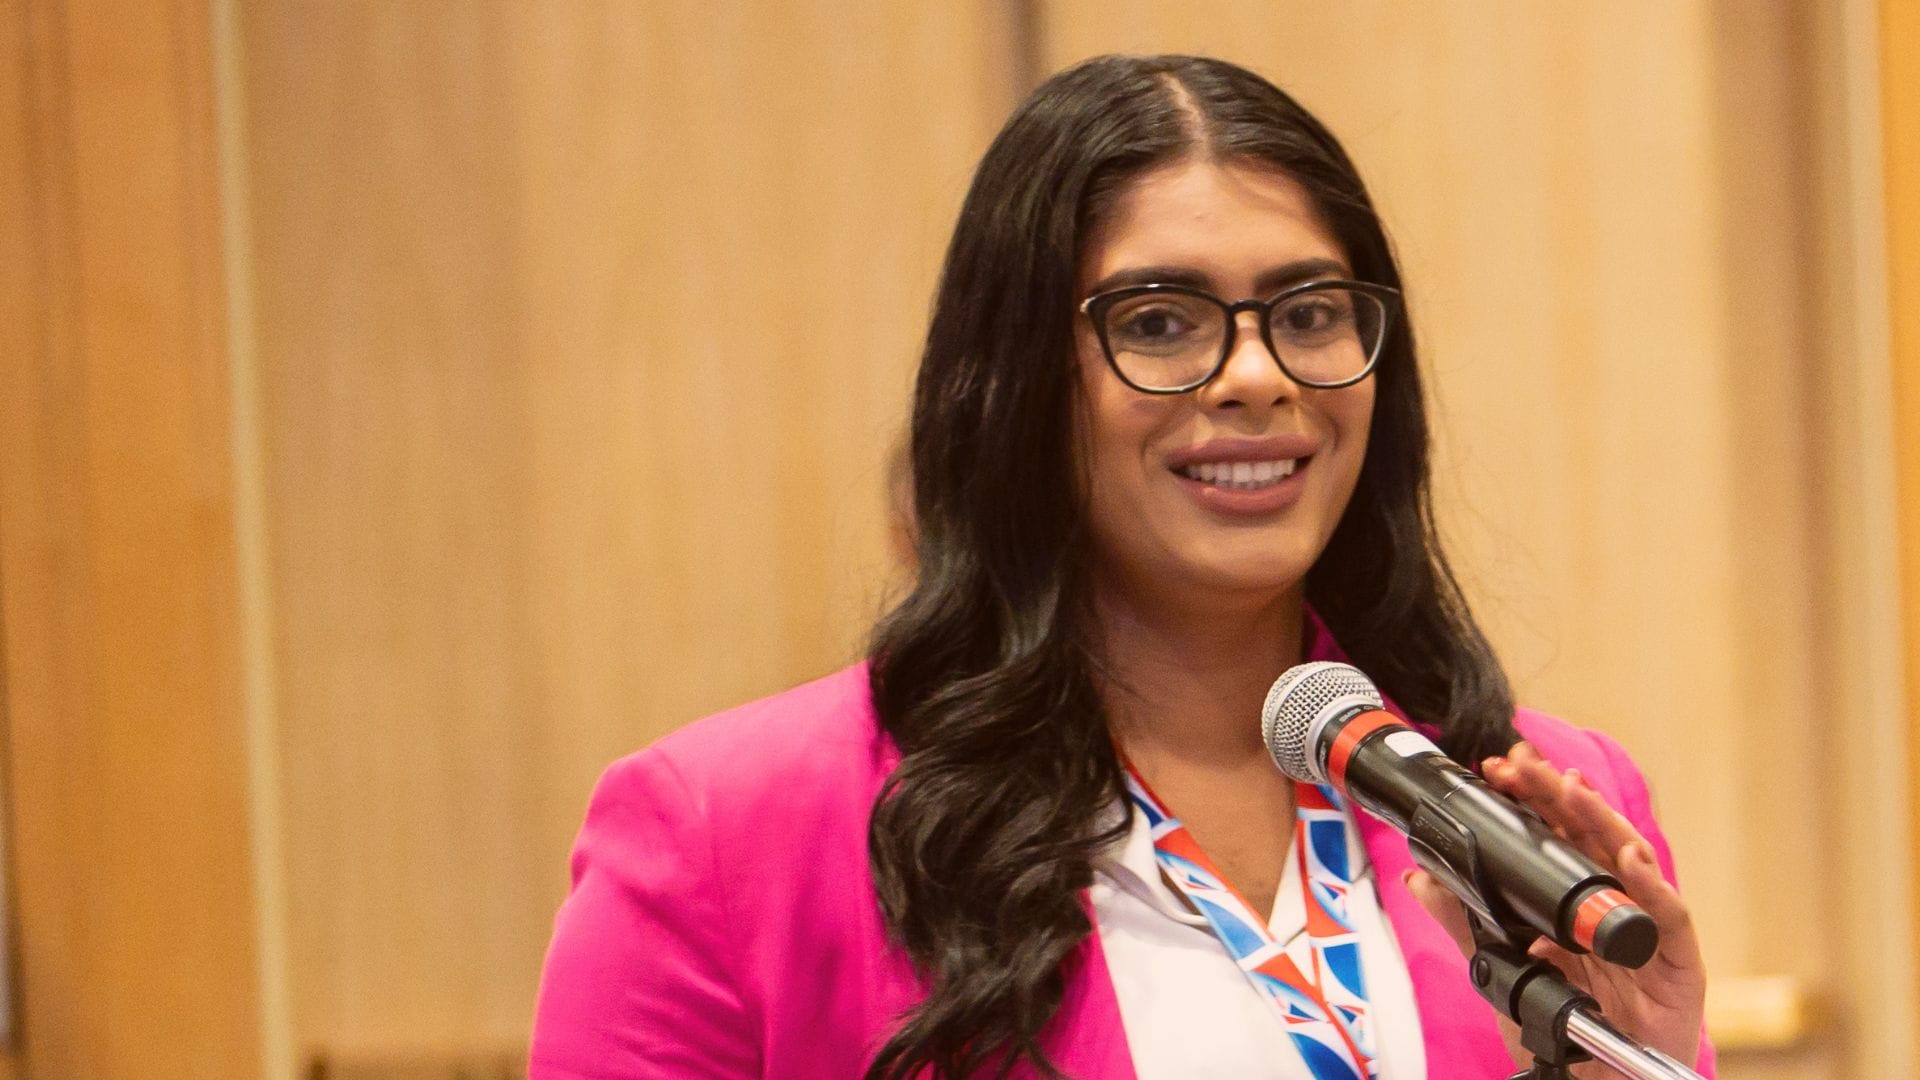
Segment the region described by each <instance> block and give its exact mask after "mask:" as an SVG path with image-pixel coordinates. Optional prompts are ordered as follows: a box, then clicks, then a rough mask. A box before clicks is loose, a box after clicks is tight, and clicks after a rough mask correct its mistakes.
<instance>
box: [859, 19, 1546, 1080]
mask: <svg viewBox="0 0 1920 1080" xmlns="http://www.w3.org/2000/svg"><path fill="white" fill-rule="evenodd" d="M1194 158H1201V159H1213V160H1223V161H1245V162H1254V163H1259V164H1262V165H1266V166H1270V167H1274V168H1278V169H1280V170H1282V171H1284V172H1285V173H1286V174H1288V175H1289V176H1291V177H1293V178H1294V179H1295V180H1297V181H1298V182H1299V183H1300V184H1301V185H1303V186H1304V187H1305V189H1306V191H1307V192H1308V194H1309V195H1310V197H1311V198H1312V200H1313V203H1314V205H1315V207H1316V208H1317V209H1318V211H1319V213H1320V214H1321V216H1322V217H1323V218H1324V220H1325V221H1326V222H1327V224H1328V225H1329V226H1330V227H1331V229H1332V230H1333V232H1334V234H1335V235H1336V236H1337V237H1338V238H1339V241H1340V243H1341V245H1342V247H1343V248H1344V249H1345V251H1346V254H1347V256H1348V259H1349V260H1350V262H1351V265H1352V268H1353V273H1354V275H1355V276H1356V277H1358V278H1360V279H1361V280H1364V281H1370V282H1376V283H1378V284H1382V285H1390V286H1394V287H1396V288H1398V287H1399V286H1400V275H1399V271H1398V270H1397V269H1396V268H1395V266H1394V262H1393V256H1392V254H1391V252H1390V250H1389V248H1388V244H1387V238H1386V234H1385V233H1384V231H1383V230H1382V228H1381V225H1380V220H1379V218H1378V216H1377V215H1376V214H1375V213H1374V210H1373V205H1372V203H1371V201H1370V200H1369V199H1368V197H1367V193H1366V189H1365V188H1364V187H1363V186H1362V184H1361V182H1360V178H1359V175H1358V174H1357V173H1356V172H1355V171H1354V167H1353V164H1352V163H1351V162H1350V161H1349V160H1348V159H1347V155H1346V153H1345V152H1344V151H1343V150H1342V149H1341V148H1340V144H1339V143H1338V142H1336V141H1335V140H1334V137H1333V136H1332V135H1331V134H1330V133H1329V132H1328V131H1327V129H1326V128H1325V127H1323V126H1321V124H1320V122H1319V121H1317V120H1315V119H1314V118H1313V117H1312V116H1311V115H1309V114H1308V113H1307V112H1306V110H1304V109H1302V108H1301V107H1300V106H1299V105H1298V104H1297V103H1296V102H1295V101H1294V100H1293V99H1292V98H1290V97H1288V96H1287V95H1286V94H1284V93H1282V92H1281V91H1280V90H1278V89H1277V88H1275V87H1274V86H1273V85H1272V84H1270V83H1268V82H1267V81H1265V80H1264V79H1262V78H1260V77H1259V76H1257V75H1255V74H1253V73H1252V72H1249V71H1247V70H1245V69H1243V68H1239V67H1235V66H1234V65H1231V64H1227V63H1223V62H1221V61H1218V60H1208V59H1201V58H1197V57H1188V56H1158V57H1126V56H1107V57H1101V58H1098V59H1094V60H1089V61H1087V62H1085V63H1083V64H1080V65H1078V66H1076V67H1074V68H1072V69H1070V70H1067V71H1064V72H1061V73H1060V74H1058V75H1056V76H1054V77H1053V78H1052V79H1050V80H1048V81H1047V82H1046V84H1045V85H1043V86H1041V87H1040V88H1039V89H1038V90H1036V91H1034V93H1033V94H1032V96H1030V97H1029V98H1028V99H1027V100H1026V102H1025V103H1024V104H1023V105H1022V106H1021V107H1020V109H1019V110H1018V111H1017V112H1016V113H1015V114H1014V116H1013V117H1012V119H1010V120H1009V121H1008V122H1007V125H1006V127H1005V128H1004V129H1002V130H1001V132H1000V134H999V136H998V137H997V138H996V139H995V140H994V142H993V145H992V147H991V148H989V149H988V151H987V154H986V157H985V158H984V159H983V160H982V161H981V163H980V167H979V170H978V172H977V173H976V174H975V175H974V179H973V185H972V188H971V189H970V191H969V192H968V194H967V198H966V201H965V203H964V205H963V206H962V208H961V211H960V220H959V223H958V225H957V226H956V227H955V230H954V235H953V242H952V245H951V247H950V248H949V249H948V252H947V260H946V266H945V270H944V272H943V275H942V277H941V281H940V288H939V293H938V296H937V298H936V300H935V303H934V310H933V319H932V324H931V326H930V328H929V330H928V333H927V341H926V351H925V353H924V355H923V357H922V359H921V364H920V373H919V378H918V381H917V383H916V385H915V388H914V395H913V420H912V437H911V446H910V453H911V465H912V473H913V506H914V513H915V515H916V518H917V522H916V524H917V528H918V536H917V542H916V554H917V558H918V579H917V581H916V583H915V585H914V587H913V589H912V590H911V592H910V593H909V594H908V595H907V596H906V597H905V599H904V600H902V601H901V603H900V604H899V605H898V606H897V607H896V608H895V609H894V610H893V611H892V612H891V613H890V614H888V615H887V616H886V618H884V619H883V620H882V621H881V623H880V625H879V626H878V627H877V628H876V630H875V633H874V638H873V642H872V647H871V661H872V690H873V700H874V705H875V708H876V709H877V710H878V712H879V716H880V720H881V723H882V724H883V725H884V726H885V727H886V729H887V731H888V732H889V733H890V734H891V735H892V737H893V738H894V740H895V741H896V742H897V743H898V744H899V747H900V749H901V751H902V753H903V755H904V756H903V758H902V760H901V763H900V766H899V769H898V770H897V771H896V772H895V773H894V774H893V775H892V777H891V778H890V779H889V781H888V783H887V785H886V787H885V788H884V790H883V791H882V792H881V794H880V797H879V799H878V801H877V802H876V803H875V805H874V810H873V816H872V821H871V824H870V831H869V836H868V844H869V852H870V856H871V860H872V865H873V877H874V882H875V885H876V888H877V890H878V894H879V899H880V904H881V907H882V909H883V911H884V913H885V917H886V920H887V925H888V927H889V929H890V930H891V932H892V933H893V934H894V935H895V937H896V939H897V940H898V942H899V943H900V945H901V946H903V947H904V948H905V949H906V951H907V953H908V955H909V956H910V957H911V958H912V960H913V962H914V964H915V966H916V968H917V969H918V970H919V972H920V973H921V975H922V977H923V978H924V979H925V980H926V982H927V984H928V987H929V992H928V995H927V997H926V998H925V999H924V1000H923V1001H922V1002H921V1003H920V1004H919V1005H918V1006H917V1007H915V1008H914V1009H913V1010H911V1011H910V1012H909V1013H908V1014H907V1015H906V1016H905V1018H904V1020H903V1022H902V1025H901V1026H900V1027H899V1028H898V1030H897V1031H896V1032H895V1033H894V1034H893V1036H892V1037H891V1038H890V1039H889V1040H888V1041H887V1042H886V1043H885V1044H884V1045H883V1046H882V1047H881V1048H880V1050H879V1053H878V1055H877V1056H876V1058H875V1060H874V1062H873V1063H872V1065H871V1067H870V1068H869V1070H868V1072H867V1077H868V1078H869V1080H904V1078H906V1077H910V1076H915V1075H920V1074H923V1072H925V1071H928V1070H930V1071H931V1073H932V1075H934V1076H936V1077H944V1078H960V1077H969V1076H972V1075H974V1074H976V1073H978V1072H983V1071H984V1072H989V1073H991V1074H992V1075H998V1076H1004V1075H1006V1074H1007V1073H1008V1072H1010V1071H1011V1070H1012V1069H1013V1068H1014V1066H1015V1065H1016V1064H1018V1063H1019V1062H1020V1061H1022V1060H1025V1061H1027V1062H1030V1063H1031V1064H1032V1065H1033V1066H1034V1067H1035V1068H1037V1069H1038V1070H1039V1071H1040V1072H1041V1073H1042V1074H1043V1075H1046V1076H1056V1077H1057V1076H1059V1075H1060V1073H1059V1072H1058V1070H1057V1069H1056V1068H1055V1067H1054V1066H1053V1064H1052V1063H1051V1062H1050V1061H1048V1060H1047V1057H1046V1055H1045V1054H1044V1053H1043V1052H1042V1051H1041V1049H1040V1036H1041V1032H1042V1030H1043V1029H1044V1028H1045V1026H1046V1025H1047V1022H1048V1021H1049V1019H1050V1018H1051V1017H1052V1016H1053V1014H1054V1012H1055V1010H1056V1009H1057V1008H1058V1007H1059V1004H1060V1000H1061V995H1062V992H1063V989H1064V987H1065V984H1066V978H1067V972H1066V971H1065V970H1063V968H1064V965H1067V964H1069V963H1071V962H1072V957H1073V954H1074V950H1075V949H1076V947H1078V946H1079V945H1080V944H1081V943H1082V942H1083V941H1084V940H1085V939H1086V937H1087V935H1088V934H1089V933H1090V932H1091V929H1092V925H1091V922H1090V920H1089V918H1088V914H1087V911H1086V909H1085V907H1084V906H1083V901H1082V898H1081V890H1083V889H1084V888H1086V887H1087V886H1088V885H1089V884H1091V882H1092V880H1093V871H1092V865H1093V859H1094V857H1095V856H1096V854H1098V853H1099V852H1100V851H1101V850H1102V849H1103V848H1104V847H1105V846H1107V845H1108V844H1110V843H1112V842H1114V841H1115V840H1117V839H1118V838H1119V837H1120V836H1121V835H1123V834H1124V833H1125V831H1126V828H1127V826H1126V823H1125V821H1124V820H1122V821H1121V822H1120V823H1119V824H1114V815H1113V812H1112V808H1113V807H1114V805H1115V804H1116V802H1117V801H1118V800H1119V797H1120V793H1121V790H1122V785H1121V778H1120V777H1121V773H1120V767H1119V763H1118V762H1117V760H1116V758H1115V754H1114V750H1113V746H1112V743H1111V742H1110V740H1109V737H1108V734H1107V727H1106V717H1105V715H1104V712H1103V709H1102V706H1101V698H1100V695H1099V692H1098V689H1097V687H1098V681H1097V672H1098V671H1099V664H1100V660H1099V656H1098V630H1097V627H1095V626H1093V625H1092V621H1091V619H1090V617H1089V612H1090V603H1089V597H1088V592H1089V588H1088V580H1089V578H1088V573H1087V564H1088V559H1089V554H1088V543H1087V531H1086V525H1085V517H1086V507H1085V505H1084V495H1083V494H1081V493H1084V492H1085V491H1086V485H1085V484H1084V483H1083V482H1082V480H1081V476H1080V475H1079V471H1078V470H1079V469H1080V468H1081V465H1080V460H1081V458H1080V455H1079V454H1078V453H1077V447H1076V436H1075V429H1076V425H1075V424H1074V422H1073V421H1074V415H1075V414H1074V410H1075V407H1076V401H1075V394H1076V390H1075V385H1076V375H1075V367H1074V364H1073V361H1072V358H1073V337H1072V335H1073V323H1072V320H1073V318H1074V317H1075V310H1074V305H1075V304H1076V302H1077V301H1078V300H1079V299H1080V298H1079V297H1078V296H1076V295H1075V294H1074V289H1075V281H1076V269H1077V260H1078V257H1079V255H1080V253H1081V249H1082V243H1083V238H1085V237H1086V236H1087V235H1088V230H1089V229H1090V228H1091V227H1092V225H1093V224H1094V223H1096V222H1097V221H1098V220H1099V217H1100V215H1101V214H1102V212H1103V211H1105V210H1106V209H1107V208H1109V207H1110V206H1111V205H1112V203H1113V201H1114V199H1115V198H1116V196H1117V195H1118V194H1119V192H1120V191H1121V190H1123V189H1124V187H1125V185H1126V184H1128V183H1129V182H1130V181H1131V180H1132V179H1134V178H1136V177H1138V176H1139V175H1140V174H1141V173H1143V172H1144V171H1146V170H1149V169H1152V168H1154V167H1156V166H1160V165H1165V164H1169V163H1172V162H1175V161H1180V160H1187V159H1194ZM1405 323H1406V320H1400V325H1397V326H1395V327H1394V328H1393V330H1392V333H1391V334H1390V336H1389V337H1388V339H1387V341H1386V343H1385V352H1384V355H1383V357H1382V360H1381V363H1380V365H1379V367H1378V369H1377V371H1376V373H1375V375H1374V376H1373V377H1374V378H1375V379H1376V380H1378V386H1377V389H1376V396H1375V406H1374V412H1373V420H1372V428H1371V433H1370V436H1369V440H1368V444H1367V453H1366V458H1365V460H1364V462H1363V464H1362V466H1361V470H1360V476H1359V480H1358V482H1357V485H1356V487H1355V489H1354V493H1353V497H1352V500H1351V501H1350V503H1349V505H1348V506H1347V509H1346V512H1345V514H1344V516H1343V517H1342V518H1341V520H1340V523H1339V525H1338V527H1337V528H1336V529H1335V531H1334V534H1333V538H1332V540H1331V541H1330V543H1329V544H1328V546H1327V550H1326V551H1325V553H1323V554H1322V555H1321V556H1320V558H1319V560H1318V561H1317V562H1316V563H1315V564H1314V566H1313V569H1312V570H1311V571H1310V572H1309V574H1308V576H1307V582H1306V595H1307V599H1308V601H1309V602H1310V603H1311V604H1312V605H1313V606H1314V608H1315V609H1316V610H1317V611H1318V612H1319V613H1320V615H1321V617H1322V618H1323V619H1324V620H1325V622H1326V623H1327V625H1328V627H1329V629H1330V630H1331V631H1332V632H1333V634H1334V636H1335V637H1336V639H1337V640H1339V642H1340V643H1341V645H1342V646H1343V647H1344V648H1345V649H1346V651H1347V653H1348V654H1349V655H1350V656H1351V657H1352V658H1353V660H1354V662H1355V663H1356V664H1357V665H1359V666H1360V667H1361V668H1362V669H1363V670H1365V671H1366V672H1367V673H1368V674H1369V675H1371V676H1372V677H1373V679H1374V680H1375V681H1376V682H1377V683H1378V684H1379V685H1380V687H1381V689H1382V690H1384V691H1385V692H1386V693H1387V695H1388V696H1389V697H1391V698H1393V700H1394V701H1396V702H1397V703H1398V704H1399V705H1400V706H1401V707H1402V708H1403V709H1404V710H1405V711H1406V712H1407V713H1408V714H1409V715H1410V716H1411V717H1413V718H1414V719H1415V720H1417V721H1421V722H1425V723H1428V724H1432V725H1434V726H1435V727H1437V728H1438V729H1439V730H1440V733H1441V734H1440V741H1441V744H1442V745H1443V746H1444V747H1445V748H1446V749H1447V751H1448V752H1449V753H1451V754H1453V755H1454V756H1455V757H1456V758H1460V759H1462V760H1465V761H1478V760H1479V759H1480V758H1481V757H1482V756H1484V755H1487V754H1494V753H1501V752H1504V751H1506V750H1507V749H1508V748H1509V747H1510V746H1511V745H1512V744H1513V742H1514V741H1515V738H1516V736H1515V734H1514V731H1513V727H1512V715H1513V701H1512V692H1511V690H1510V689H1509V687H1508V684H1507V681H1506V677H1505V675H1504V674H1503V673H1502V672H1501V669H1500V666H1499V664H1498V662H1497V661H1496V660H1495V659H1494V656H1493V652H1492V650H1491V649H1490V648H1489V646H1488V644H1487V641H1486V638H1485V637H1484V636H1483V635H1482V634H1481V633H1480V631H1479V629H1478V628H1477V627H1476V626H1475V624H1474V621H1473V619H1472V616H1471V615H1470V613H1469V612H1468V610H1467V605H1466V603H1465V601H1464V599H1463V598H1462V596H1461V593H1460V589H1459V586H1458V585H1457V584H1456V582H1455V581H1454V578H1453V575H1452V573H1451V572H1450V571H1449V569H1448V567H1447V562H1446V560H1445V558H1444V557H1443V556H1442V554H1441V551H1440V546H1439V543H1438V541H1437V538H1436V535H1435V529H1434V521H1433V512H1432V508H1431V506H1430V503H1429V498H1428V464H1427V444H1428V436H1427V421H1426V414H1425V408H1424V404H1423V400H1422V395H1421V389H1420V375H1419V369H1418V365H1417V364H1416V363H1415V360H1414V349H1413V338H1412V334H1411V331H1410V329H1409V328H1408V327H1407V326H1406V325H1405ZM1252 722H1253V718H1252V717H1249V718H1248V723H1252Z"/></svg>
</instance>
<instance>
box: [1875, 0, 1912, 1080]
mask: <svg viewBox="0 0 1920 1080" xmlns="http://www.w3.org/2000/svg"><path fill="white" fill-rule="evenodd" d="M1879 11H1880V50H1881V51H1880V86H1881V94H1882V97H1881V121H1882V124H1883V125H1884V137H1885V142H1884V144H1883V146H1882V157H1881V160H1882V162H1883V163H1884V166H1885V168H1886V208H1887V209H1886V213H1887V220H1886V230H1887V236H1886V243H1887V284H1888V290H1887V291H1888V297H1889V300H1890V304H1889V309H1890V310H1889V312H1888V315H1889V321H1890V327H1889V329H1890V331H1891V338H1892V362H1893V413H1894V431H1895V436H1894V443H1895V446H1896V447H1897V448H1898V454H1899V460H1898V462H1897V467H1898V472H1899V493H1900V497H1899V517H1900V561H1901V564H1902V573H1901V577H1902V584H1903V589H1902V593H1903V598H1902V603H1901V624H1902V629H1903V631H1904V637H1905V642H1906V687H1907V708H1908V717H1909V730H1908V744H1907V762H1908V769H1907V776H1908V782H1909V787H1908V798H1909V799H1910V800H1911V805H1910V815H1911V816H1910V822H1911V824H1910V828H1911V831H1910V832H1909V833H1908V837H1909V841H1910V842H1912V843H1914V844H1915V848H1914V851H1913V861H1912V862H1910V863H1909V864H1908V865H1909V867H1910V868H1912V870H1913V871H1914V873H1915V877H1914V879H1913V895H1915V896H1920V782H1916V778H1920V3H1916V2H1914V0H1881V2H1880V4H1879ZM1914 992H1915V993H1917V994H1920V987H1915V988H1914ZM1909 1030H1910V1031H1911V1032H1912V1033H1913V1038H1914V1040H1915V1041H1914V1044H1913V1046H1914V1049H1913V1053H1914V1057H1915V1060H1920V1025H1914V1026H1913V1027H1912V1028H1910V1029H1909Z"/></svg>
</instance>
